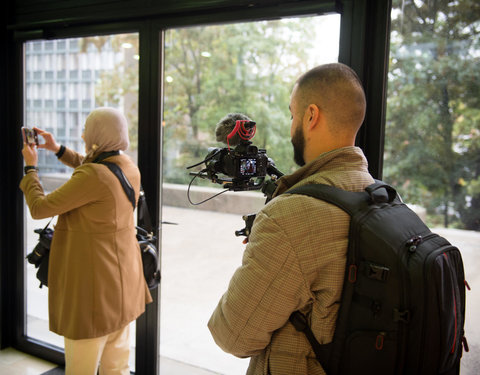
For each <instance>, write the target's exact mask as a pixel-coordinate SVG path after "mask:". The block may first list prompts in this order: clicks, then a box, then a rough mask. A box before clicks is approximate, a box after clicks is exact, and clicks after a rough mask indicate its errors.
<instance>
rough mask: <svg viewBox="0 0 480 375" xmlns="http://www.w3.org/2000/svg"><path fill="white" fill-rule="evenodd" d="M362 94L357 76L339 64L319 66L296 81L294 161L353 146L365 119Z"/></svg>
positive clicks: (294, 93) (299, 161) (292, 105)
mask: <svg viewBox="0 0 480 375" xmlns="http://www.w3.org/2000/svg"><path fill="white" fill-rule="evenodd" d="M365 108H366V101H365V93H364V91H363V87H362V84H361V82H360V80H359V78H358V76H357V74H356V73H355V72H354V71H353V70H352V69H351V68H349V67H348V66H346V65H344V64H340V63H334V64H326V65H320V66H318V67H316V68H313V69H312V70H310V71H308V72H307V73H305V74H304V75H302V76H301V77H300V78H299V79H298V80H297V82H296V84H295V86H294V88H293V91H292V95H291V99H290V112H291V114H292V125H291V137H292V144H293V148H294V157H295V162H296V163H297V164H299V165H303V164H305V163H308V162H310V161H312V160H314V159H315V158H316V157H318V156H319V155H320V154H322V153H324V152H328V151H331V150H334V149H337V148H341V147H346V146H353V145H354V144H355V137H356V134H357V132H358V129H360V126H361V125H362V123H363V119H364V117H365Z"/></svg>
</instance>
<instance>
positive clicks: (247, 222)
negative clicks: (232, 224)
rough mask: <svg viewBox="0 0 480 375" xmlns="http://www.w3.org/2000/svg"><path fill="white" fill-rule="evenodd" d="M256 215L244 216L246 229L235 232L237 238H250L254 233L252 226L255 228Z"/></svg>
mask: <svg viewBox="0 0 480 375" xmlns="http://www.w3.org/2000/svg"><path fill="white" fill-rule="evenodd" d="M256 216H257V215H256V214H250V215H243V216H242V219H243V221H245V228H243V229H240V230H236V231H235V236H237V237H240V236H245V237H248V236H249V235H250V233H251V232H252V226H253V221H254V220H255V217H256Z"/></svg>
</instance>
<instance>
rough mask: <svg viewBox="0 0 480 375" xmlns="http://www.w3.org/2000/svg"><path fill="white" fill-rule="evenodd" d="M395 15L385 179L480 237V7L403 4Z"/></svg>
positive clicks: (443, 1) (438, 1)
mask: <svg viewBox="0 0 480 375" xmlns="http://www.w3.org/2000/svg"><path fill="white" fill-rule="evenodd" d="M392 14H394V15H398V16H397V17H394V19H393V22H392V34H391V57H390V70H389V93H388V95H389V96H388V109H387V139H386V148H385V165H386V168H385V179H387V180H388V181H390V182H392V183H393V184H395V185H397V186H399V189H400V191H401V194H402V195H403V197H404V199H405V200H406V201H407V202H410V203H417V204H422V205H424V206H426V207H427V209H428V212H429V213H432V214H434V213H436V212H437V211H438V209H441V210H442V215H443V224H444V226H445V227H447V226H449V225H450V224H451V222H452V221H453V222H455V224H456V225H461V226H463V227H465V228H467V229H476V230H480V194H479V193H480V191H478V189H477V186H478V182H479V178H480V158H479V152H478V151H479V143H480V138H479V134H478V127H479V112H478V111H479V110H478V108H480V95H479V93H480V81H479V80H478V76H479V73H480V68H479V67H480V65H479V62H480V43H479V35H480V4H479V3H478V2H477V1H473V0H472V1H470V0H464V1H457V2H452V1H447V0H429V1H420V0H412V1H407V0H403V1H400V0H397V1H394V10H393V13H392ZM458 220H459V221H460V222H461V223H460V222H458ZM456 221H457V222H456Z"/></svg>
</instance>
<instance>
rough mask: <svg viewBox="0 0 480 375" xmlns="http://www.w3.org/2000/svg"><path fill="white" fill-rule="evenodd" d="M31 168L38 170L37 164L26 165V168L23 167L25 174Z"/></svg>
mask: <svg viewBox="0 0 480 375" xmlns="http://www.w3.org/2000/svg"><path fill="white" fill-rule="evenodd" d="M31 170H35V171H38V168H37V167H36V166H35V165H26V166H25V167H24V168H23V172H24V173H25V174H27V173H28V172H29V171H31Z"/></svg>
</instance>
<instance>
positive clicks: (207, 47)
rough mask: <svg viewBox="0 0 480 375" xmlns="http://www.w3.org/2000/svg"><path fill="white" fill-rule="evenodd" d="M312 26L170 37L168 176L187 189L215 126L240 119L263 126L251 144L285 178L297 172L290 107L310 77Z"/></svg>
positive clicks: (233, 28)
mask: <svg viewBox="0 0 480 375" xmlns="http://www.w3.org/2000/svg"><path fill="white" fill-rule="evenodd" d="M314 22H319V19H318V18H316V19H315V18H314V19H291V20H280V21H274V22H267V21H265V22H255V23H239V24H230V25H222V26H205V27H194V28H183V29H173V30H168V31H167V33H166V43H165V77H166V82H165V92H164V94H165V95H164V97H165V103H164V108H165V110H164V155H163V156H164V158H163V160H164V175H165V180H166V181H168V182H176V183H186V182H188V181H189V180H190V176H188V174H187V173H186V170H185V167H186V166H188V165H191V164H194V163H195V162H198V161H201V160H202V159H203V158H204V157H205V156H206V154H207V149H208V147H212V146H219V147H224V146H225V145H222V144H218V143H217V142H216V140H215V134H214V133H215V125H216V124H217V123H218V122H219V120H220V119H221V118H223V117H224V116H225V115H226V114H228V113H233V112H240V113H244V114H246V115H248V116H249V117H250V118H251V119H252V120H254V121H256V123H257V134H256V136H255V138H254V139H253V143H254V144H255V145H256V146H258V147H259V148H265V149H267V153H268V155H269V157H271V158H273V159H274V160H275V162H276V165H277V166H278V167H279V168H280V169H281V170H282V171H284V172H287V173H288V172H290V171H292V169H293V168H294V164H293V159H292V147H291V144H290V121H289V117H290V114H289V111H288V105H289V100H290V98H289V97H290V90H291V88H292V86H293V83H294V80H295V79H296V78H297V77H298V76H299V75H300V74H301V73H302V72H304V71H306V70H307V61H308V58H307V56H308V53H309V52H311V51H312V49H314V48H315V46H313V45H312V40H313V30H314V28H313V27H312V26H313V24H314Z"/></svg>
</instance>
